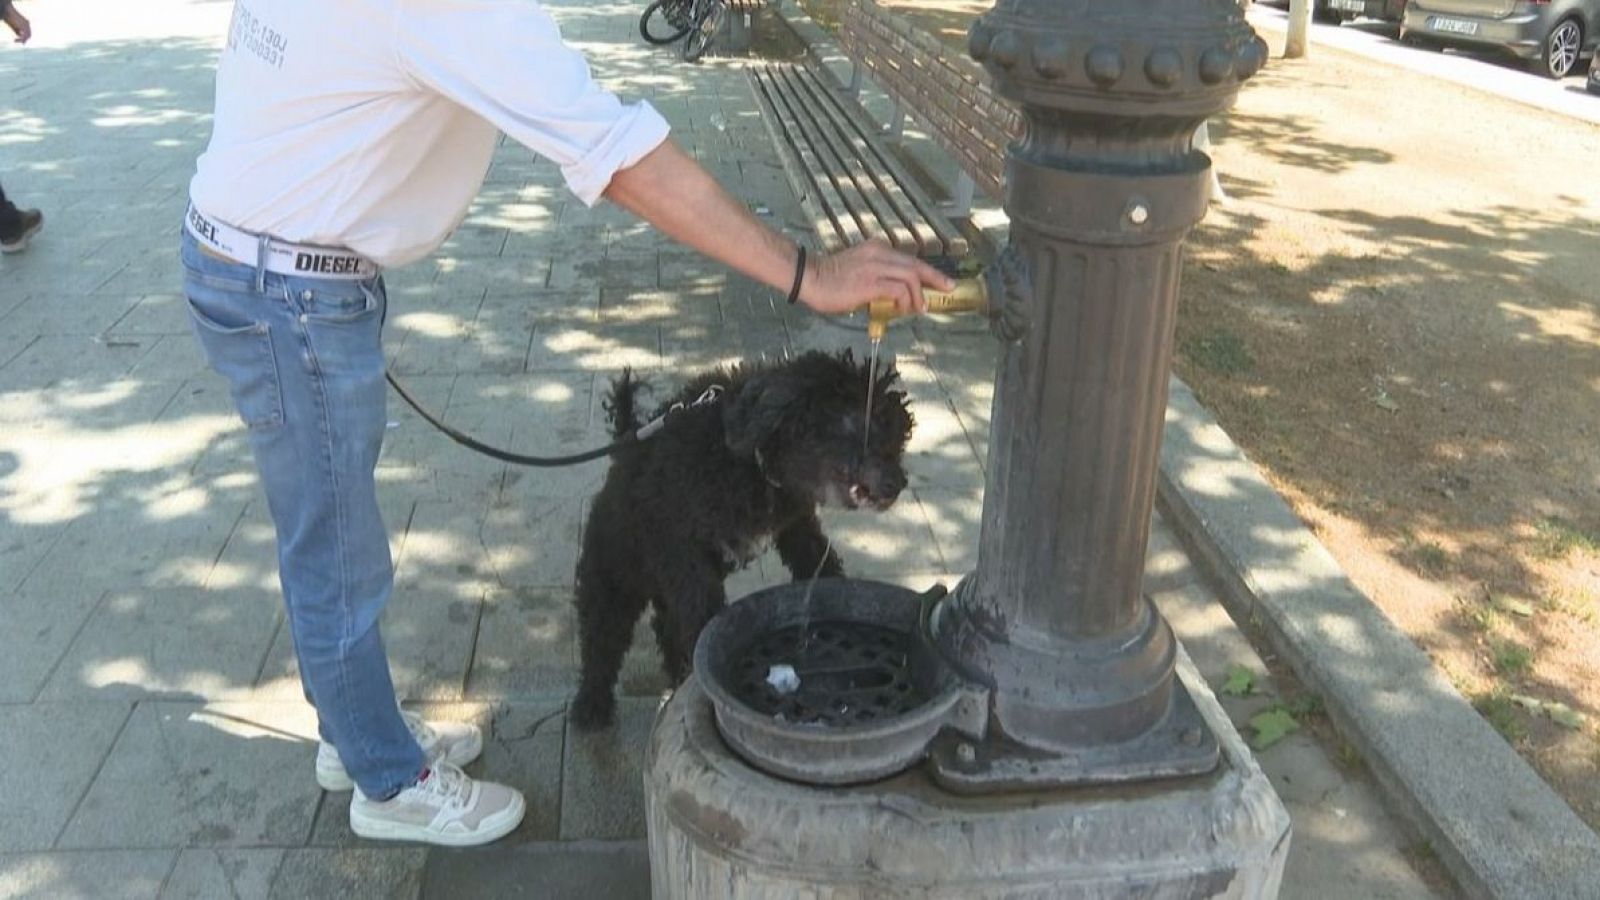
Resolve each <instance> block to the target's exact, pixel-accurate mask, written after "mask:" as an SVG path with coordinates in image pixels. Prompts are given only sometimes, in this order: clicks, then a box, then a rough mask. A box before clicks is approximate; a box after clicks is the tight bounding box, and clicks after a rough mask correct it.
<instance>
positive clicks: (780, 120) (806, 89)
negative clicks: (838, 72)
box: [749, 63, 970, 257]
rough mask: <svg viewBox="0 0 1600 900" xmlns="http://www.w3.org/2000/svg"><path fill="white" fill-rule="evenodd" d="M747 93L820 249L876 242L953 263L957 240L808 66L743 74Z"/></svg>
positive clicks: (863, 123) (964, 248)
mask: <svg viewBox="0 0 1600 900" xmlns="http://www.w3.org/2000/svg"><path fill="white" fill-rule="evenodd" d="M749 77H750V84H751V89H752V91H753V92H754V94H755V97H756V102H757V104H758V105H759V107H760V109H761V117H762V120H763V122H764V123H766V127H767V131H768V134H769V135H770V136H771V137H772V140H773V144H774V145H775V146H776V148H777V149H778V156H779V160H780V162H782V164H783V167H784V173H785V175H786V176H787V177H788V179H789V184H790V186H791V187H793V188H794V191H795V194H796V196H797V197H798V198H799V199H800V203H801V206H802V208H804V210H805V212H806V215H807V216H809V217H810V218H811V220H812V224H813V226H814V227H815V228H816V231H817V238H818V241H819V242H820V243H821V244H822V247H823V248H824V249H828V250H835V249H839V248H840V247H842V246H848V245H853V244H857V243H861V242H862V241H864V240H867V239H870V238H875V237H882V238H885V239H887V240H888V241H889V243H890V244H891V245H893V246H895V247H897V248H898V249H901V250H904V251H906V252H908V253H914V254H917V255H919V256H923V257H960V256H965V255H966V254H967V252H968V251H969V249H970V248H969V245H968V242H967V239H966V237H965V236H964V235H962V234H961V233H960V231H959V230H957V229H956V227H955V225H954V224H952V223H951V222H950V221H949V220H948V219H947V218H945V217H944V215H943V214H942V213H941V212H940V211H939V207H938V204H936V203H935V202H934V201H933V200H932V199H931V198H930V197H928V195H927V194H926V192H924V191H923V190H922V189H921V188H920V187H919V186H918V185H917V183H916V182H915V181H914V180H913V179H912V178H911V177H910V175H909V174H908V173H907V172H906V171H905V170H904V169H903V168H901V167H900V166H899V164H898V163H897V162H896V161H895V160H894V159H893V157H892V155H891V154H890V153H888V151H887V150H886V149H885V148H884V147H883V146H882V145H881V144H880V143H879V142H878V141H877V140H876V135H875V128H874V127H873V126H872V125H871V124H870V121H868V120H866V119H865V114H864V113H861V112H860V111H858V110H857V111H855V112H854V114H852V105H850V104H846V103H844V102H842V101H841V99H840V98H839V97H838V92H837V90H836V89H835V88H833V87H832V79H831V78H829V77H828V76H827V75H826V74H825V73H823V72H821V71H820V70H818V69H816V68H814V67H811V66H795V65H789V64H783V63H775V64H771V65H767V66H753V67H751V68H750V70H749Z"/></svg>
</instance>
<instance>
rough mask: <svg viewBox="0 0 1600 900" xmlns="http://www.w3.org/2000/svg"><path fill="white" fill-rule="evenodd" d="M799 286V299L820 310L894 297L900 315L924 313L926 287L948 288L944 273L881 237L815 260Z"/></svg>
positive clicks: (831, 310)
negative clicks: (923, 296) (894, 247)
mask: <svg viewBox="0 0 1600 900" xmlns="http://www.w3.org/2000/svg"><path fill="white" fill-rule="evenodd" d="M806 268H807V269H808V271H807V272H806V277H805V280H804V282H802V284H801V286H800V301H801V302H802V303H804V304H805V305H807V306H809V307H811V308H812V309H814V310H816V311H817V312H820V313H827V314H829V315H834V314H838V313H847V312H852V311H854V310H856V309H858V308H860V307H861V306H864V305H866V304H868V303H871V302H872V301H874V300H884V299H888V300H893V301H894V305H895V309H896V310H898V311H899V312H900V314H901V315H906V314H908V313H912V312H919V313H920V312H922V310H923V307H924V306H926V304H925V303H924V302H923V299H922V289H923V288H924V287H931V288H936V289H938V290H941V291H948V290H951V289H952V288H954V287H955V284H954V283H953V282H952V281H951V280H950V279H949V277H947V276H946V275H945V274H944V273H943V272H940V271H939V270H938V269H935V268H934V267H932V266H930V265H928V264H927V263H925V262H923V261H921V260H919V259H914V258H912V257H910V256H907V255H905V254H904V253H901V252H899V251H898V250H895V249H893V248H891V247H890V246H889V245H888V244H887V243H885V242H883V241H871V242H869V243H865V244H858V245H856V246H854V247H851V248H849V249H847V250H841V251H839V252H838V253H834V254H831V255H828V256H824V257H822V258H821V259H818V260H816V261H815V262H814V263H808V264H807V267H806Z"/></svg>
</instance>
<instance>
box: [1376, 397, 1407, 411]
mask: <svg viewBox="0 0 1600 900" xmlns="http://www.w3.org/2000/svg"><path fill="white" fill-rule="evenodd" d="M1372 402H1373V403H1376V404H1378V408H1379V409H1384V410H1388V411H1389V412H1399V411H1400V404H1398V403H1396V402H1394V401H1393V400H1390V399H1389V395H1388V394H1379V395H1378V396H1377V398H1376V399H1374V400H1373V401H1372Z"/></svg>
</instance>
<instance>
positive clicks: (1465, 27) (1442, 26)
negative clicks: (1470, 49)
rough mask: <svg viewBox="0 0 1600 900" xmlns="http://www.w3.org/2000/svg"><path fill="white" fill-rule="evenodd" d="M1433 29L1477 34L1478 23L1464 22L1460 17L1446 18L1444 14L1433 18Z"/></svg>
mask: <svg viewBox="0 0 1600 900" xmlns="http://www.w3.org/2000/svg"><path fill="white" fill-rule="evenodd" d="M1433 30H1434V31H1448V32H1450V33H1451V34H1477V33H1478V23H1477V22H1463V21H1461V20H1460V19H1446V18H1445V17H1443V16H1435V17H1434V19H1433Z"/></svg>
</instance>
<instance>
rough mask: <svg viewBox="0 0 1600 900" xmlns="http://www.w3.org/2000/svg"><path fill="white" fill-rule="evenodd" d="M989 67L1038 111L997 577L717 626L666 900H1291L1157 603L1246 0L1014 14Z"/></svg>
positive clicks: (787, 603) (757, 600)
mask: <svg viewBox="0 0 1600 900" xmlns="http://www.w3.org/2000/svg"><path fill="white" fill-rule="evenodd" d="M969 48H970V50H971V53H972V55H973V56H974V57H976V58H977V59H978V60H980V61H981V62H983V63H984V64H985V66H986V67H987V68H988V70H989V72H990V73H991V74H992V75H993V77H994V79H995V83H996V86H997V89H998V90H999V91H1000V92H1001V93H1002V94H1003V95H1004V96H1006V97H1008V98H1010V99H1011V100H1013V101H1015V102H1017V103H1018V104H1019V105H1020V107H1021V109H1022V111H1023V114H1024V118H1025V120H1026V122H1027V133H1026V137H1025V138H1024V139H1022V140H1021V141H1019V142H1018V143H1016V144H1014V145H1013V146H1012V147H1011V148H1010V149H1009V155H1008V169H1007V185H1006V187H1007V191H1006V200H1005V209H1006V212H1007V214H1008V215H1009V216H1010V220H1011V235H1010V243H1009V245H1008V246H1007V247H1006V248H1005V250H1004V251H1003V252H1002V253H1001V255H1000V258H999V260H998V261H997V262H996V263H995V264H994V265H992V266H990V268H989V270H988V273H987V274H986V276H985V278H984V283H983V285H982V288H983V289H982V290H981V291H978V292H977V293H979V294H981V295H983V296H984V297H985V298H986V302H984V303H982V304H981V305H982V306H983V307H984V308H985V309H986V310H987V312H988V315H989V317H990V321H991V324H992V325H993V326H994V327H993V329H992V330H994V332H995V333H996V335H997V337H998V338H999V339H1000V342H1001V346H1000V358H999V363H998V372H997V375H996V382H995V396H994V408H993V415H992V420H991V421H992V426H991V434H990V441H989V453H988V461H987V465H986V486H985V493H984V501H983V521H982V527H981V532H980V537H979V549H978V563H977V568H976V570H975V571H973V572H971V573H969V574H968V575H967V576H966V577H965V578H963V579H962V580H961V581H960V582H959V583H958V584H957V585H956V586H955V587H954V589H953V590H951V591H949V592H948V593H947V592H945V591H944V590H943V589H942V588H935V589H933V590H931V591H928V592H926V593H921V594H919V593H916V592H913V591H909V590H906V589H904V588H900V587H896V586H893V585H887V584H881V583H876V582H868V581H859V580H850V579H839V580H824V581H818V582H814V583H806V582H798V583H795V584H791V585H785V586H782V587H776V588H770V589H767V590H765V591H760V592H757V593H756V594H753V595H751V596H749V597H747V598H744V599H743V600H741V601H739V602H737V603H734V604H731V605H730V606H729V607H728V609H727V610H725V611H724V612H723V613H722V614H721V615H719V616H718V618H717V619H715V620H714V621H713V622H712V623H711V625H710V626H708V627H707V629H706V630H705V632H704V633H703V634H702V636H701V639H700V643H699V645H698V647H697V652H696V656H695V674H694V677H693V678H692V679H690V681H689V682H688V683H687V684H685V685H684V686H683V687H682V688H681V689H680V690H679V691H677V692H676V694H675V695H674V696H673V698H672V699H671V700H670V701H668V703H667V704H666V706H665V707H663V709H662V711H661V713H660V715H659V716H658V718H657V722H656V727H655V731H654V732H653V734H652V737H651V744H650V756H649V763H648V772H647V775H646V803H647V807H648V813H647V819H648V823H649V830H650V850H651V866H652V881H653V884H654V890H655V895H656V896H657V897H661V898H678V897H685V898H687V897H694V898H734V897H761V898H768V897H770V898H779V897H783V898H788V897H829V898H833V897H839V898H843V897H849V898H864V897H913V896H915V897H951V898H954V897H961V898H990V897H1030V898H1031V897H1133V896H1137V897H1141V898H1154V897H1160V898H1165V897H1272V896H1275V895H1276V893H1277V889H1278V884H1279V880H1280V879H1281V876H1282V869H1283V862H1284V858H1285V855H1286V853H1287V847H1288V839H1289V822H1288V817H1287V814H1286V813H1285V811H1284V809H1283V806H1282V804H1281V803H1280V802H1279V801H1278V799H1277V797H1276V795H1275V794H1274V793H1273V791H1272V788H1271V786H1270V785H1269V784H1268V783H1267V781H1266V779H1265V777H1264V776H1263V775H1262V774H1261V772H1260V770H1259V768H1257V767H1256V765H1255V763H1254V761H1253V759H1252V758H1251V757H1250V754H1249V751H1248V750H1247V749H1246V748H1245V746H1244V745H1243V743H1242V742H1241V741H1240V739H1239V737H1238V735H1237V733H1236V732H1235V731H1234V730H1233V728H1232V726H1231V724H1230V723H1229V722H1228V720H1227V718H1226V716H1225V715H1224V714H1223V713H1222V711H1221V709H1220V707H1218V705H1217V703H1216V701H1215V699H1214V698H1213V697H1212V696H1211V694H1210V692H1209V691H1208V690H1207V689H1206V687H1205V685H1204V683H1203V682H1202V681H1201V680H1200V679H1199V678H1198V676H1196V675H1195V673H1194V671H1193V668H1192V666H1189V665H1188V663H1187V661H1186V658H1185V657H1183V656H1182V653H1181V650H1180V648H1179V647H1178V644H1177V641H1176V640H1175V638H1174V637H1173V634H1172V630H1171V628H1170V627H1169V626H1168V624H1167V623H1166V621H1165V620H1164V619H1163V618H1162V616H1161V614H1160V613H1159V612H1158V611H1157V609H1156V608H1155V606H1154V605H1153V604H1152V603H1151V602H1150V600H1149V598H1148V597H1146V596H1145V595H1144V593H1143V589H1142V579H1143V573H1144V566H1145V552H1146V545H1147V543H1148V539H1149V530H1150V516H1151V512H1152V508H1153V505H1154V498H1155V484H1156V468H1157V462H1158V453H1159V449H1160V443H1161V431H1162V426H1163V422H1164V418H1165V412H1166V399H1167V379H1168V374H1169V369H1170V365H1171V355H1172V344H1173V333H1174V318H1175V314H1176V306H1177V291H1178V272H1179V264H1180V255H1181V247H1182V240H1183V237H1184V235H1185V234H1186V233H1187V231H1188V230H1189V229H1190V228H1191V227H1192V226H1193V225H1194V224H1195V223H1197V222H1199V221H1200V219H1201V217H1202V216H1203V214H1204V211H1205V208H1206V202H1207V199H1208V180H1209V171H1210V161H1209V160H1208V159H1207V158H1206V157H1205V156H1204V155H1203V154H1201V153H1199V152H1196V151H1195V150H1193V148H1192V146H1191V144H1192V138H1193V135H1194V132H1195V130H1196V128H1197V127H1198V126H1199V125H1200V123H1201V122H1203V121H1204V120H1205V119H1206V118H1207V117H1208V116H1211V115H1213V114H1216V113H1218V112H1221V111H1222V110H1224V109H1226V108H1227V107H1228V106H1230V105H1231V104H1232V102H1233V100H1234V98H1235V97H1236V95H1237V92H1238V90H1239V86H1240V84H1241V83H1242V82H1243V81H1244V80H1245V79H1247V78H1249V77H1250V76H1251V75H1252V74H1254V73H1255V72H1256V71H1257V70H1258V69H1259V68H1260V67H1261V66H1262V64H1263V63H1264V62H1265V59H1266V46H1265V44H1264V43H1263V42H1262V41H1261V40H1260V39H1259V38H1258V37H1257V36H1256V35H1255V34H1254V32H1253V31H1252V30H1251V29H1250V27H1249V26H1248V25H1247V24H1246V23H1245V21H1244V18H1243V15H1242V13H1241V12H1240V9H1239V7H1238V6H1237V5H1236V3H1235V2H1234V0H999V2H998V4H997V5H996V6H995V8H994V9H993V10H992V11H991V12H989V13H988V14H986V15H985V16H983V17H982V18H980V19H979V20H978V21H977V22H976V23H974V25H973V26H972V28H971V30H970V33H969ZM968 288H969V289H972V286H970V285H969V286H968Z"/></svg>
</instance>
